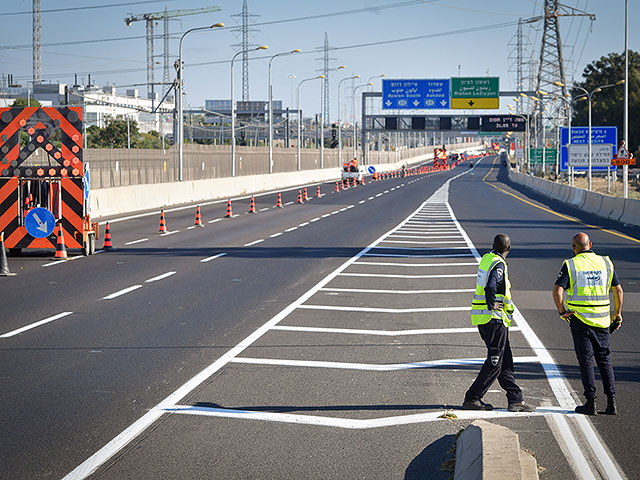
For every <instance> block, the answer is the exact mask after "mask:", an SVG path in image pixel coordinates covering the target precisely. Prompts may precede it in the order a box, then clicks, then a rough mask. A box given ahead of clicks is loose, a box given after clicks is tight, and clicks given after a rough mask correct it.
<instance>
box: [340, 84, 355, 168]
mask: <svg viewBox="0 0 640 480" xmlns="http://www.w3.org/2000/svg"><path fill="white" fill-rule="evenodd" d="M356 78H360V75H353V76H352V77H346V78H343V79H342V80H340V81H339V82H338V165H339V166H340V167H342V125H341V123H342V112H341V111H340V85H342V82H344V81H345V80H354V79H356Z"/></svg>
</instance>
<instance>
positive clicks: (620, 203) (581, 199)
mask: <svg viewBox="0 0 640 480" xmlns="http://www.w3.org/2000/svg"><path fill="white" fill-rule="evenodd" d="M509 179H510V180H511V181H512V182H514V183H517V184H518V185H523V186H525V187H527V188H530V189H531V190H534V191H536V192H538V193H540V194H542V195H544V196H545V197H549V198H553V199H555V200H559V201H561V202H564V203H568V204H569V205H571V206H573V207H577V208H579V209H580V210H583V211H585V212H588V213H592V214H594V215H597V216H599V217H602V218H606V219H608V220H615V221H616V222H623V223H626V224H629V225H637V226H640V200H633V199H629V198H627V199H625V198H621V197H612V196H610V195H603V194H601V193H595V192H589V191H587V190H585V189H583V188H576V187H571V186H569V185H564V184H560V183H555V182H551V181H549V180H544V179H542V178H537V177H533V176H531V175H525V174H523V173H517V172H515V171H514V170H510V171H509Z"/></svg>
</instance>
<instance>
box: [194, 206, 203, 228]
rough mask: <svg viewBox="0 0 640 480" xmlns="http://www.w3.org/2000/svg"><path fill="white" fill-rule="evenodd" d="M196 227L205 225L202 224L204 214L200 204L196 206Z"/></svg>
mask: <svg viewBox="0 0 640 480" xmlns="http://www.w3.org/2000/svg"><path fill="white" fill-rule="evenodd" d="M194 225H195V226H196V227H204V225H203V224H202V216H201V215H200V205H198V207H197V208H196V222H195V223H194Z"/></svg>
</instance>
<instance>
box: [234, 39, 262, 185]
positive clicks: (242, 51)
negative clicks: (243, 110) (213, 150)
mask: <svg viewBox="0 0 640 480" xmlns="http://www.w3.org/2000/svg"><path fill="white" fill-rule="evenodd" d="M267 48H269V47H267V46H266V45H261V46H259V47H257V48H250V49H248V50H241V51H239V52H237V53H236V54H235V55H234V56H233V57H231V176H232V177H235V176H236V113H235V112H236V107H235V99H234V89H233V61H234V60H235V59H236V57H237V56H238V55H240V54H242V53H247V52H251V51H253V50H266V49H267Z"/></svg>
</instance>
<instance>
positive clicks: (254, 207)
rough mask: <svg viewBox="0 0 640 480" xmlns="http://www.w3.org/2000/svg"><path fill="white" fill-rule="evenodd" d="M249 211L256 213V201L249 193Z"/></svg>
mask: <svg viewBox="0 0 640 480" xmlns="http://www.w3.org/2000/svg"><path fill="white" fill-rule="evenodd" d="M249 213H256V201H255V200H254V199H253V195H251V205H250V206H249Z"/></svg>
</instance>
